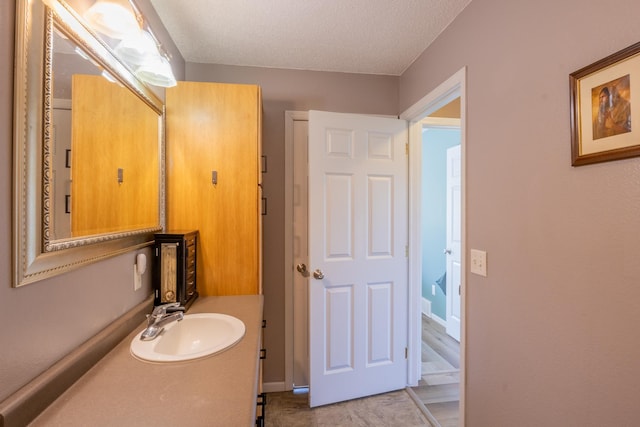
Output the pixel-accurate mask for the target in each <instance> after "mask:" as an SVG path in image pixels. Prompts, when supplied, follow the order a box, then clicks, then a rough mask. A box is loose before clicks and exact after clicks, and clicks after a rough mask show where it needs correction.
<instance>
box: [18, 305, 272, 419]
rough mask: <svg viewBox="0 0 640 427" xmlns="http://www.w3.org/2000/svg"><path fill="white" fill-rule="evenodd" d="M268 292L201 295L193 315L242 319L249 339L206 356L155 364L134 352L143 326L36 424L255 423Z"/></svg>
mask: <svg viewBox="0 0 640 427" xmlns="http://www.w3.org/2000/svg"><path fill="white" fill-rule="evenodd" d="M262 303H263V299H262V296H261V295H246V296H225V297H204V298H203V297H201V298H199V299H197V300H196V301H195V302H194V304H193V305H192V306H191V308H190V309H189V311H188V313H189V314H191V313H206V312H215V313H223V314H228V315H231V316H234V317H237V318H238V319H240V320H242V321H243V322H244V324H245V326H246V332H245V336H244V338H242V340H240V342H238V343H237V344H236V345H235V346H233V347H231V348H229V349H227V350H225V351H223V352H221V353H218V354H215V355H213V356H210V357H206V358H203V359H199V360H193V361H190V362H179V363H171V364H154V363H147V362H142V361H140V360H137V359H136V358H134V357H133V356H132V355H131V354H130V351H129V344H130V343H131V340H132V339H133V338H134V337H135V335H136V334H138V333H139V332H140V331H141V330H142V329H144V325H140V327H138V328H136V329H135V330H134V331H133V332H132V333H130V334H129V335H128V336H127V338H125V339H124V340H123V341H121V342H120V343H119V344H118V345H117V346H116V347H115V348H114V349H113V350H112V351H111V352H109V353H108V354H107V355H106V356H105V357H104V358H103V359H102V360H100V361H99V362H98V363H97V364H96V365H95V366H93V367H92V368H91V369H90V370H89V371H88V372H87V373H86V374H85V375H83V376H82V377H81V378H80V379H79V380H78V381H77V382H76V383H75V384H73V385H72V386H71V387H70V388H69V389H68V390H67V391H66V392H65V393H63V394H62V395H61V396H60V397H59V398H58V399H57V400H56V401H55V402H53V403H52V404H51V405H50V406H49V407H48V408H47V409H46V410H45V411H44V412H42V413H41V414H40V415H39V416H38V417H37V418H36V419H35V420H34V421H33V422H32V423H31V424H30V425H32V426H88V425H91V426H117V425H120V426H125V425H128V426H133V425H135V426H156V427H157V426H207V427H212V426H254V425H255V416H256V412H255V411H256V396H257V393H258V389H257V386H258V363H259V358H258V354H259V348H260V338H261V334H262V331H261V327H262Z"/></svg>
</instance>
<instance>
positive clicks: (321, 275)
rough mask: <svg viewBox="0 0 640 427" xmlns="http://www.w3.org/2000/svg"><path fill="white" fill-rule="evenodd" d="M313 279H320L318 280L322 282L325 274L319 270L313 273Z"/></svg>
mask: <svg viewBox="0 0 640 427" xmlns="http://www.w3.org/2000/svg"><path fill="white" fill-rule="evenodd" d="M313 278H314V279H318V280H322V279H324V273H323V272H322V270H320V269H319V268H318V269H316V270H315V271H314V272H313Z"/></svg>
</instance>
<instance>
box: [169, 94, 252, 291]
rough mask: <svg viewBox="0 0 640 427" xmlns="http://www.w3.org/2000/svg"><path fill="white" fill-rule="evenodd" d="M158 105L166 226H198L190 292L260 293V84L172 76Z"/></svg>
mask: <svg viewBox="0 0 640 427" xmlns="http://www.w3.org/2000/svg"><path fill="white" fill-rule="evenodd" d="M166 109H167V110H166V121H167V122H166V147H167V151H166V156H167V157H166V165H167V166H166V170H167V188H166V191H167V228H168V229H196V230H199V238H198V251H197V254H198V255H197V278H198V292H199V293H200V295H202V296H215V295H247V294H259V293H262V254H261V248H262V239H261V236H262V191H261V185H262V180H261V175H262V173H261V154H262V153H261V133H262V130H261V122H262V99H261V91H260V87H259V86H255V85H236V84H221V83H201V82H179V83H178V85H177V86H176V87H173V88H169V89H167V92H166Z"/></svg>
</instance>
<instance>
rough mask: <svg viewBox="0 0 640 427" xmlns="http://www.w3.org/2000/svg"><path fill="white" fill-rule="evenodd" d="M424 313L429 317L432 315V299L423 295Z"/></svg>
mask: <svg viewBox="0 0 640 427" xmlns="http://www.w3.org/2000/svg"><path fill="white" fill-rule="evenodd" d="M422 314H424V315H425V316H427V317H431V301H429V300H428V299H426V298H425V297H422Z"/></svg>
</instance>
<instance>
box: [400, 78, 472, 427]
mask: <svg viewBox="0 0 640 427" xmlns="http://www.w3.org/2000/svg"><path fill="white" fill-rule="evenodd" d="M466 74H467V69H466V67H463V68H461V69H460V70H459V71H457V72H456V73H455V74H454V75H452V76H451V77H449V78H448V79H447V80H446V81H444V82H443V83H441V84H440V85H439V86H438V87H436V88H435V89H433V90H432V91H431V92H429V93H428V94H427V95H426V96H425V97H423V98H422V99H421V100H419V101H418V102H416V103H415V104H414V105H412V106H411V107H409V108H408V109H407V110H406V111H404V112H403V113H402V114H401V115H400V118H401V119H405V120H407V121H408V122H409V319H412V320H411V321H410V322H409V343H410V346H409V367H408V371H409V372H408V383H409V384H410V385H417V383H418V380H419V379H420V371H421V359H422V355H421V342H422V337H421V331H422V325H421V315H422V308H421V302H422V284H421V281H422V279H421V278H422V261H421V260H422V249H421V244H420V236H421V230H420V207H421V195H422V188H421V175H422V160H421V159H422V124H421V121H422V119H424V118H425V117H426V116H427V115H429V114H431V113H433V112H434V111H436V110H438V109H439V108H440V107H442V106H444V105H446V104H447V103H449V102H451V101H452V100H454V99H455V98H457V97H460V150H461V153H462V159H461V163H462V165H461V166H462V218H461V221H462V224H461V225H462V244H461V252H462V259H461V262H462V278H461V279H462V283H461V307H460V310H461V313H462V322H461V331H460V422H459V425H465V419H464V416H465V383H466V382H465V375H466V317H467V316H466V314H467V310H466V283H467V280H466V275H467V272H466V265H467V261H466V240H467V239H466V224H467V221H466V212H465V211H466V187H467V186H466V169H467V168H466ZM411 344H414V345H413V346H411Z"/></svg>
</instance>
